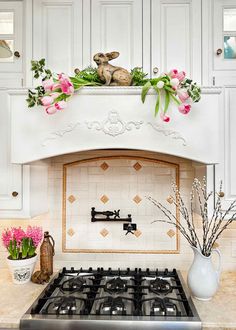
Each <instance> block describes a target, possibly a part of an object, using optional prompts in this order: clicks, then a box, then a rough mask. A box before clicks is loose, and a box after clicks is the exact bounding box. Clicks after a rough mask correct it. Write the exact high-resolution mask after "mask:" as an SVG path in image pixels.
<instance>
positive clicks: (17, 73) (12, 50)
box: [0, 1, 23, 87]
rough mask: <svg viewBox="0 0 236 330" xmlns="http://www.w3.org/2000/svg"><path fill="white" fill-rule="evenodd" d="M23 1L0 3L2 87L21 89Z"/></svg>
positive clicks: (0, 68)
mask: <svg viewBox="0 0 236 330" xmlns="http://www.w3.org/2000/svg"><path fill="white" fill-rule="evenodd" d="M22 18H23V10H22V2H21V1H4V2H2V1H1V2H0V87H20V86H22V78H23V65H22V64H23V63H22V57H23V42H22V32H23V20H22Z"/></svg>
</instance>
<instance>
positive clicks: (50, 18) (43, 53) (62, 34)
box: [33, 0, 83, 74]
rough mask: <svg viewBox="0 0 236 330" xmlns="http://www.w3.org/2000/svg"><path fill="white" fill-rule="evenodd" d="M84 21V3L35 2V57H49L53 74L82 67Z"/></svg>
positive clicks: (72, 0) (69, 72)
mask: <svg viewBox="0 0 236 330" xmlns="http://www.w3.org/2000/svg"><path fill="white" fill-rule="evenodd" d="M82 22H83V20H82V0H76V1H75V0H68V1H62V0H36V1H34V4H33V58H34V59H40V58H46V60H47V65H48V67H50V69H51V70H52V71H54V72H65V73H68V74H71V73H72V72H73V70H74V68H76V67H79V68H81V67H82V66H83V63H82Z"/></svg>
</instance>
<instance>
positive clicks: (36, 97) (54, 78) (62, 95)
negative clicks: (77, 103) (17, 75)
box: [26, 59, 102, 115]
mask: <svg viewBox="0 0 236 330" xmlns="http://www.w3.org/2000/svg"><path fill="white" fill-rule="evenodd" d="M31 64H32V67H31V70H32V71H33V72H34V78H36V79H37V78H39V77H40V78H42V85H40V86H37V87H35V89H34V90H29V91H28V98H27V100H26V101H27V103H28V107H29V108H32V107H34V106H36V105H41V106H43V107H44V109H45V110H46V112H47V114H49V115H52V114H54V113H56V112H57V111H58V110H59V111H60V110H63V109H65V108H66V106H67V101H68V99H69V98H70V97H71V96H72V95H73V94H74V92H75V91H76V90H78V89H80V88H81V87H83V86H98V85H101V84H102V83H101V82H100V80H99V78H98V75H97V74H96V72H95V71H96V70H95V69H92V68H87V69H85V70H83V71H79V70H77V73H76V75H75V77H68V76H67V75H66V74H64V73H59V74H57V73H52V72H51V70H49V69H45V59H41V60H40V61H31Z"/></svg>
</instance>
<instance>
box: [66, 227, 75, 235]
mask: <svg viewBox="0 0 236 330" xmlns="http://www.w3.org/2000/svg"><path fill="white" fill-rule="evenodd" d="M67 234H68V235H69V236H74V234H75V231H74V229H73V228H69V229H68V230H67Z"/></svg>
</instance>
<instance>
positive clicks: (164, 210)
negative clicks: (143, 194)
mask: <svg viewBox="0 0 236 330" xmlns="http://www.w3.org/2000/svg"><path fill="white" fill-rule="evenodd" d="M147 199H148V200H150V201H151V202H152V203H153V204H154V205H155V206H156V207H157V208H158V209H159V210H160V211H161V212H162V213H163V214H164V215H165V216H166V217H167V218H168V219H169V221H167V220H155V221H153V222H166V223H169V224H172V225H174V226H175V227H176V228H177V229H179V231H180V232H181V234H182V235H183V236H184V237H185V238H186V239H187V241H188V242H189V244H191V245H193V246H196V244H195V241H194V240H192V239H191V237H189V235H188V233H187V232H186V230H185V228H184V227H183V226H182V225H181V223H180V222H178V219H177V218H176V216H175V215H174V214H173V213H172V212H171V211H169V210H168V209H167V208H166V207H165V206H164V205H162V204H161V203H159V202H157V201H156V200H155V199H154V198H152V197H147ZM172 218H173V220H172Z"/></svg>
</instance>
